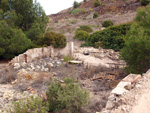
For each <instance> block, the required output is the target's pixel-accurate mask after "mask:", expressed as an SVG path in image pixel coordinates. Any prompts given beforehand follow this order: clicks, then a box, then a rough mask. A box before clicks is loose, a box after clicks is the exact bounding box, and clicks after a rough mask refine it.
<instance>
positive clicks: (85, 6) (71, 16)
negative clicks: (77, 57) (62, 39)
mask: <svg viewBox="0 0 150 113" xmlns="http://www.w3.org/2000/svg"><path fill="white" fill-rule="evenodd" d="M140 6H141V3H140V2H139V1H136V0H102V1H101V5H100V6H97V7H94V0H87V1H86V2H81V5H80V6H79V7H77V8H73V7H70V8H68V9H65V10H63V11H61V12H59V13H57V14H52V15H49V18H50V19H49V23H48V25H47V29H49V30H50V31H55V32H59V33H62V34H64V35H65V36H66V37H67V39H68V41H72V40H73V37H74V35H75V32H76V30H77V28H79V27H80V26H81V25H88V26H90V27H91V28H92V29H93V32H95V31H99V30H101V29H103V28H102V22H103V21H105V20H111V21H112V22H113V24H114V25H117V24H122V23H128V22H130V21H133V19H134V18H135V16H136V10H137V8H138V7H140ZM95 12H96V13H98V17H97V18H93V15H94V13H95ZM73 41H74V40H73Z"/></svg>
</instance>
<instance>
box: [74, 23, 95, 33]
mask: <svg viewBox="0 0 150 113" xmlns="http://www.w3.org/2000/svg"><path fill="white" fill-rule="evenodd" d="M77 30H83V31H86V32H88V33H91V32H92V31H93V29H92V28H91V27H90V26H88V25H81V26H80V28H78V29H77Z"/></svg>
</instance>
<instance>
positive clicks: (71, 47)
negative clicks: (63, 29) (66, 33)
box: [70, 42, 74, 55]
mask: <svg viewBox="0 0 150 113" xmlns="http://www.w3.org/2000/svg"><path fill="white" fill-rule="evenodd" d="M70 53H71V55H73V53H74V43H73V42H70Z"/></svg>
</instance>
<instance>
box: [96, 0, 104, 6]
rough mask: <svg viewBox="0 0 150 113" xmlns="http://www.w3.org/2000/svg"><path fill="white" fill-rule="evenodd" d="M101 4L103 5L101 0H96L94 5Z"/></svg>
mask: <svg viewBox="0 0 150 113" xmlns="http://www.w3.org/2000/svg"><path fill="white" fill-rule="evenodd" d="M101 5H102V3H101V0H94V7H98V6H101Z"/></svg>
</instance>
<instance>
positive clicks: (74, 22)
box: [70, 19, 78, 24]
mask: <svg viewBox="0 0 150 113" xmlns="http://www.w3.org/2000/svg"><path fill="white" fill-rule="evenodd" d="M77 22H78V20H77V19H73V20H71V21H70V23H71V24H76V23H77Z"/></svg>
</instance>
